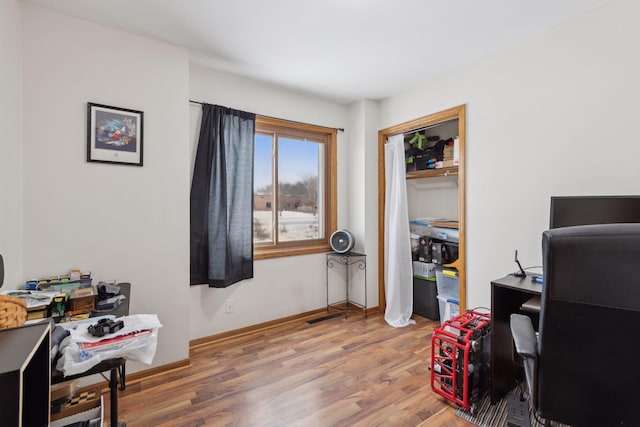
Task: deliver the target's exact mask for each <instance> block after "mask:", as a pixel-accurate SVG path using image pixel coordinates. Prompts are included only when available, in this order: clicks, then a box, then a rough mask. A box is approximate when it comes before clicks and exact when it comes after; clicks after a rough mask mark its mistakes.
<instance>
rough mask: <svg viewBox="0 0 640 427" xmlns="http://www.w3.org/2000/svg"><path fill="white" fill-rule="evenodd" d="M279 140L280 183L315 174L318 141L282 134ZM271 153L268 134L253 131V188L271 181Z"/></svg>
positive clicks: (317, 160)
mask: <svg viewBox="0 0 640 427" xmlns="http://www.w3.org/2000/svg"><path fill="white" fill-rule="evenodd" d="M279 141H280V145H279V147H278V157H279V158H278V178H279V179H280V182H289V183H296V182H298V181H300V180H302V179H303V178H305V177H307V176H309V175H313V176H317V175H318V163H319V156H320V153H319V147H321V146H322V145H321V144H319V143H317V142H309V141H304V140H300V139H292V138H283V137H281V138H280V140H279ZM271 156H272V146H271V135H263V134H258V133H257V134H256V137H255V150H254V164H255V170H254V182H253V190H254V191H257V190H258V189H261V188H263V187H265V186H266V185H268V184H270V183H271V178H272V168H271Z"/></svg>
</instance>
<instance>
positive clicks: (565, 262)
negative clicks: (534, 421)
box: [511, 224, 640, 426]
mask: <svg viewBox="0 0 640 427" xmlns="http://www.w3.org/2000/svg"><path fill="white" fill-rule="evenodd" d="M542 257H543V260H542V262H543V272H544V280H543V289H542V298H541V306H540V321H539V325H538V326H539V328H538V336H536V332H535V330H534V327H533V324H532V322H531V319H530V318H529V317H527V316H524V315H521V314H512V315H511V332H512V335H513V338H514V344H515V350H516V353H517V354H518V355H519V356H520V357H521V358H522V361H523V364H524V368H525V369H524V370H525V378H526V382H527V386H528V389H529V396H530V404H531V406H532V408H533V409H534V410H535V411H536V412H537V414H538V415H539V416H540V417H543V418H545V419H546V420H554V421H558V422H562V423H565V424H570V425H572V426H615V425H624V426H632V425H640V369H639V368H640V351H638V350H640V224H606V225H605V224H603V225H583V226H577V227H566V228H558V229H554V230H548V231H545V232H544V233H543V235H542ZM547 425H550V424H548V421H547Z"/></svg>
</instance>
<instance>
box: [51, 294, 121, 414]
mask: <svg viewBox="0 0 640 427" xmlns="http://www.w3.org/2000/svg"><path fill="white" fill-rule="evenodd" d="M118 286H119V287H120V295H122V296H124V298H123V299H121V301H120V302H119V304H118V305H117V307H115V308H113V309H111V310H105V311H101V312H96V311H93V312H91V313H89V318H90V319H91V318H96V317H99V316H100V317H101V316H115V317H116V318H118V317H122V316H126V315H128V314H129V297H130V295H131V283H119V284H118ZM61 320H63V319H61ZM125 363H126V359H124V358H122V357H116V358H111V359H107V360H104V361H101V362H100V363H98V364H97V365H95V366H94V367H92V368H90V369H89V370H87V371H84V372H81V373H78V374H74V375H67V376H65V375H64V373H63V372H62V371H60V370H58V369H52V371H51V384H58V383H62V382H64V381H71V380H74V379H77V378H83V377H87V376H90V375H95V374H103V373H104V372H110V375H109V380H108V382H109V399H110V408H111V409H110V415H111V416H110V422H111V425H112V426H119V425H120V426H122V425H124V424H123V423H120V424H119V422H118V382H119V383H120V390H124V389H125V366H126V365H125ZM118 377H119V381H118Z"/></svg>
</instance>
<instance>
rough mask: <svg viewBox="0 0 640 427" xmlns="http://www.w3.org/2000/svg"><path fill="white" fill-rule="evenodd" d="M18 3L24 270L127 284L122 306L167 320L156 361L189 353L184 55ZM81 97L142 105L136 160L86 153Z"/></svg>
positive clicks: (27, 273)
mask: <svg viewBox="0 0 640 427" xmlns="http://www.w3.org/2000/svg"><path fill="white" fill-rule="evenodd" d="M24 11H25V18H24V32H23V38H24V164H25V166H24V172H25V174H24V230H25V231H24V275H25V276H29V277H41V276H47V275H51V274H62V273H65V272H68V271H69V270H70V269H71V268H80V269H86V270H91V271H92V273H93V277H94V282H96V281H98V280H105V279H117V280H118V281H128V282H131V283H132V290H131V307H130V308H131V312H132V313H157V314H158V316H159V318H160V321H161V322H162V323H163V324H164V328H162V330H161V331H160V335H159V341H158V352H157V354H156V358H155V360H154V365H162V364H166V363H170V362H174V361H178V360H183V359H186V358H187V357H188V336H187V335H188V334H186V333H185V331H187V330H188V328H189V319H188V314H187V313H188V311H189V309H188V304H189V301H188V292H189V291H188V281H189V216H188V215H189V185H190V179H189V156H190V154H191V145H190V141H189V122H188V120H189V116H188V114H189V109H188V105H187V98H188V96H189V91H188V81H189V75H188V55H187V52H186V51H185V50H183V49H181V48H177V47H174V46H170V45H167V44H163V43H159V42H155V41H152V40H150V39H146V38H143V37H139V36H135V35H132V34H129V33H125V32H122V31H119V30H114V29H110V28H107V27H103V26H99V25H94V24H92V23H89V22H86V21H82V20H78V19H75V18H71V17H68V16H64V15H60V14H57V13H54V12H50V11H47V10H45V9H40V8H38V7H33V6H29V5H25V7H24ZM87 102H95V103H101V104H106V105H112V106H117V107H123V108H131V109H136V110H142V111H143V112H144V166H143V167H135V166H123V165H110V164H100V163H87V162H86V161H85V158H86V127H87V125H86V108H87ZM141 368H148V367H147V366H146V365H140V366H136V364H132V366H131V369H132V370H134V371H135V370H139V369H141Z"/></svg>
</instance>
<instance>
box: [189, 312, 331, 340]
mask: <svg viewBox="0 0 640 427" xmlns="http://www.w3.org/2000/svg"><path fill="white" fill-rule="evenodd" d="M326 312H327V309H326V308H319V309H317V310H312V311H307V312H306V313H300V314H294V315H293V316H287V317H281V318H280V319H275V320H270V321H268V322H264V323H258V324H255V325H251V326H247V327H245V328H240V329H234V330H232V331H227V332H222V333H220V334H215V335H209V336H207V337H202V338H196V339H194V340H191V341H189V349H190V350H192V349H194V348H198V347H202V346H204V345H208V344H212V343H215V342H219V341H223V340H226V339H230V338H236V337H241V336H243V335H247V334H251V333H254V332H257V331H261V330H264V329H269V328H274V327H276V326H280V325H284V324H286V323H290V322H296V321H299V320H307V319H308V318H310V317H313V316H318V315H320V314H324V313H326Z"/></svg>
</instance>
